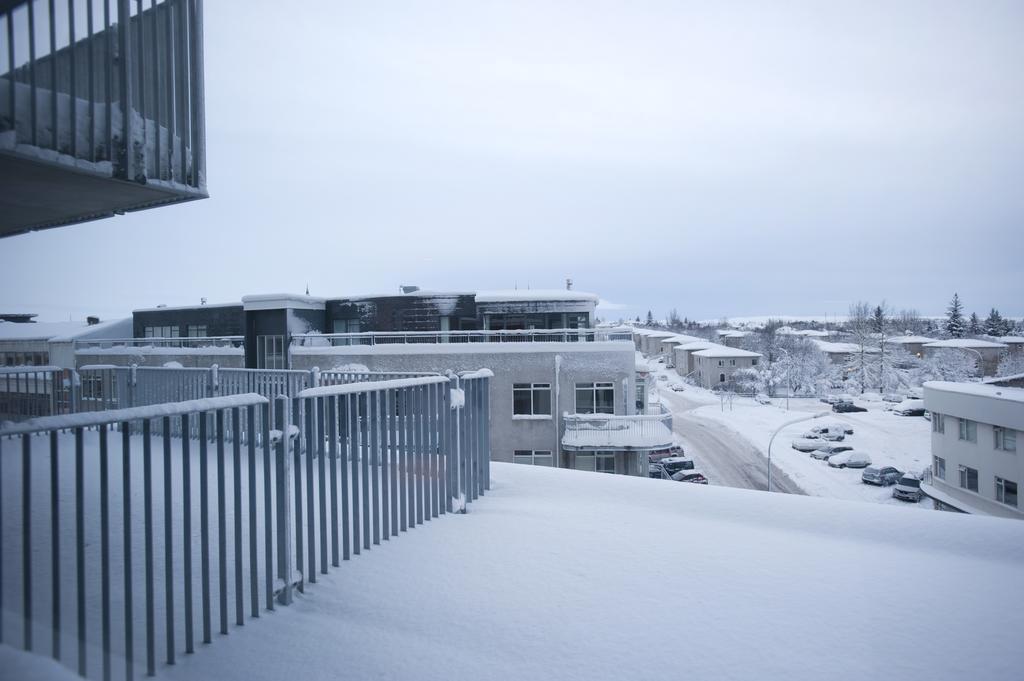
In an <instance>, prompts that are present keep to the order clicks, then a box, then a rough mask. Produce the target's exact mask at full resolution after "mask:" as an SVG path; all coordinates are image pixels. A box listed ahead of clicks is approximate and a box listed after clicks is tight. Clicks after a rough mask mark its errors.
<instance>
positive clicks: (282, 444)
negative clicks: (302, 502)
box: [274, 395, 294, 605]
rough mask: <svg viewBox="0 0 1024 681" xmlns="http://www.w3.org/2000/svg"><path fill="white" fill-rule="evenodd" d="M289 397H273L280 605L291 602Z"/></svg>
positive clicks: (292, 528) (291, 528) (278, 599)
mask: <svg viewBox="0 0 1024 681" xmlns="http://www.w3.org/2000/svg"><path fill="white" fill-rule="evenodd" d="M289 402H290V400H289V398H288V397H287V396H285V395H278V396H277V397H276V398H274V428H275V429H276V430H277V431H278V432H279V433H280V434H281V435H280V438H279V439H278V442H277V452H276V454H277V474H276V476H275V478H276V483H277V490H276V498H277V509H276V511H277V513H276V516H277V576H278V577H279V578H280V579H281V581H282V582H283V584H284V586H283V587H282V588H281V592H280V593H279V594H278V596H277V601H278V603H280V604H281V605H289V604H290V603H291V602H292V583H293V581H294V580H293V579H292V564H293V561H292V546H293V544H294V537H293V536H292V533H293V530H294V527H293V524H292V462H291V455H290V452H289V451H288V448H289V443H290V438H289V437H288V435H289V431H290V430H291V428H290V425H291V424H290V422H289V420H290V415H291V409H290V404H289Z"/></svg>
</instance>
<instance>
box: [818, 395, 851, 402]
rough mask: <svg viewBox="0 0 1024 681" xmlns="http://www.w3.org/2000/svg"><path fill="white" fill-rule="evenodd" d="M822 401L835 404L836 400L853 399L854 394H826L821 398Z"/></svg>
mask: <svg viewBox="0 0 1024 681" xmlns="http://www.w3.org/2000/svg"><path fill="white" fill-rule="evenodd" d="M821 401H822V402H824V403H825V404H835V403H836V402H846V401H853V396H852V395H846V394H843V395H825V396H824V397H822V398H821Z"/></svg>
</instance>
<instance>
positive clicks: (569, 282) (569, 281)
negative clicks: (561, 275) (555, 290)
mask: <svg viewBox="0 0 1024 681" xmlns="http://www.w3.org/2000/svg"><path fill="white" fill-rule="evenodd" d="M565 290H566V291H571V290H572V279H566V280H565Z"/></svg>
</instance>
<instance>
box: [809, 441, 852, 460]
mask: <svg viewBox="0 0 1024 681" xmlns="http://www.w3.org/2000/svg"><path fill="white" fill-rule="evenodd" d="M851 449H853V447H851V446H850V445H844V444H840V443H838V442H828V441H827V440H818V448H817V449H815V450H814V451H813V452H811V458H812V459H820V460H822V461H825V460H826V459H828V458H829V457H830V456H832V455H833V454H838V453H840V452H848V451H850V450H851Z"/></svg>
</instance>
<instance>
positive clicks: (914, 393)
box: [907, 388, 924, 400]
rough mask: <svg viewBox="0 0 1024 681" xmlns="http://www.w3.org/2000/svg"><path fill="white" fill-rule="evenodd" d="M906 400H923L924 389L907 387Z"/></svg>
mask: <svg viewBox="0 0 1024 681" xmlns="http://www.w3.org/2000/svg"><path fill="white" fill-rule="evenodd" d="M907 399H908V400H923V399H924V391H923V390H922V389H921V388H908V389H907Z"/></svg>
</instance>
